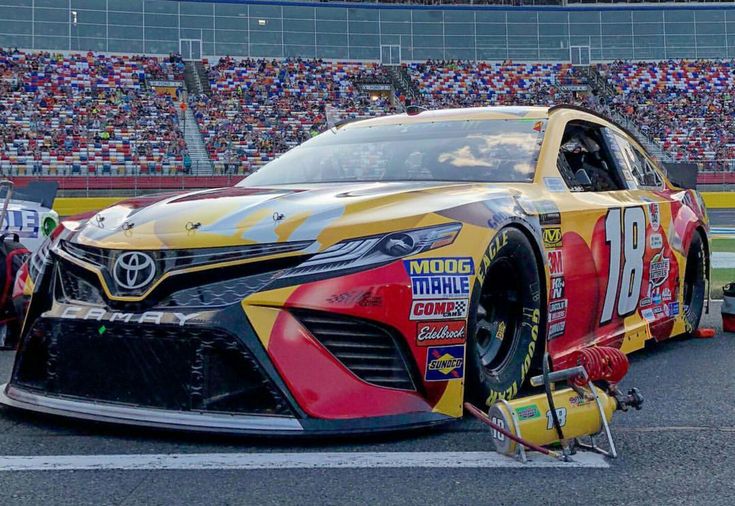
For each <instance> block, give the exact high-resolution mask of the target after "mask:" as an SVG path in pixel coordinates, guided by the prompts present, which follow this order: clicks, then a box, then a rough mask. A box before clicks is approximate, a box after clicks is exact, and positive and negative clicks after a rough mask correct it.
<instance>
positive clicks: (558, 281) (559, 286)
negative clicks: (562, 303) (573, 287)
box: [550, 276, 565, 300]
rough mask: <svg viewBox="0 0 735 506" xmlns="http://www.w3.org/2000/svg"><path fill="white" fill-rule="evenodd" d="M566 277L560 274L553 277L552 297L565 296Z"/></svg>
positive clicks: (559, 297)
mask: <svg viewBox="0 0 735 506" xmlns="http://www.w3.org/2000/svg"><path fill="white" fill-rule="evenodd" d="M564 284H565V283H564V278H563V277H562V276H559V277H557V278H552V279H551V296H550V297H551V299H552V300H554V299H561V298H562V297H564Z"/></svg>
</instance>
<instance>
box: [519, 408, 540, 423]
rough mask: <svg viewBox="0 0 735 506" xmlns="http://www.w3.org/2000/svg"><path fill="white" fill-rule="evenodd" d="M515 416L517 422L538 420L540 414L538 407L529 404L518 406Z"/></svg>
mask: <svg viewBox="0 0 735 506" xmlns="http://www.w3.org/2000/svg"><path fill="white" fill-rule="evenodd" d="M516 415H517V416H518V419H519V420H533V419H534V418H540V417H541V412H540V411H539V409H538V406H536V405H535V404H529V405H528V406H519V407H517V408H516Z"/></svg>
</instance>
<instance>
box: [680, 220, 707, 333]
mask: <svg viewBox="0 0 735 506" xmlns="http://www.w3.org/2000/svg"><path fill="white" fill-rule="evenodd" d="M706 258H707V256H706V253H705V249H704V240H703V239H702V235H701V234H700V233H699V232H695V233H694V237H693V238H692V242H691V244H690V245H689V253H688V254H687V264H686V270H685V271H684V297H683V300H684V307H683V310H684V322H685V324H686V331H687V333H692V332H694V331H695V330H697V328H698V327H699V321H700V319H701V318H702V310H703V309H704V273H705V268H706V265H705V262H706Z"/></svg>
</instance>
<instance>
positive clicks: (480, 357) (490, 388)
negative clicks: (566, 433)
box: [467, 228, 544, 406]
mask: <svg viewBox="0 0 735 506" xmlns="http://www.w3.org/2000/svg"><path fill="white" fill-rule="evenodd" d="M540 286H541V283H540V271H539V267H538V263H537V261H536V255H535V254H534V250H533V247H532V246H531V243H530V241H529V240H528V239H527V238H526V236H525V235H524V234H523V233H522V232H521V231H520V230H518V229H515V228H505V229H503V230H501V231H500V232H498V234H497V236H496V237H495V239H493V241H492V242H491V244H490V246H489V247H488V249H487V251H486V253H485V257H484V258H483V261H482V264H481V266H480V271H479V274H478V279H477V284H476V286H475V290H474V291H473V298H472V308H471V310H470V319H469V329H468V331H469V332H468V334H467V388H468V393H469V396H470V397H471V398H472V400H473V401H474V402H478V403H485V404H486V405H488V406H489V405H491V404H492V403H493V402H495V401H496V400H498V399H510V398H512V397H515V396H516V395H517V394H518V391H519V389H520V388H521V386H522V385H523V382H524V381H525V380H526V377H527V376H528V372H529V369H530V368H531V364H532V363H533V359H534V356H535V354H536V350H537V349H538V348H540V347H541V346H540V343H538V342H537V341H538V337H539V335H543V332H541V331H540V329H543V328H544V327H543V326H542V325H543V316H544V311H543V308H542V304H543V297H542V295H541V290H540Z"/></svg>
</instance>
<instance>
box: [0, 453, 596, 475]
mask: <svg viewBox="0 0 735 506" xmlns="http://www.w3.org/2000/svg"><path fill="white" fill-rule="evenodd" d="M573 458H574V461H573V462H560V461H558V460H555V459H552V458H550V457H546V456H544V455H541V454H530V455H529V459H530V460H529V462H528V463H526V464H522V463H521V462H519V461H517V460H515V459H512V458H510V457H506V456H504V455H500V454H499V453H495V452H354V453H352V452H325V453H314V452H309V453H307V452H304V453H178V454H168V455H167V454H159V455H156V454H149V455H32V456H16V455H8V456H0V471H85V470H150V471H155V470H167V469H210V470H220V469H371V468H385V467H414V468H539V467H542V468H554V467H555V468H597V469H605V468H608V467H610V465H609V464H608V463H607V461H606V460H605V458H604V457H603V456H602V455H598V454H596V453H588V452H584V453H578V454H577V455H575V456H574V457H573Z"/></svg>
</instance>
